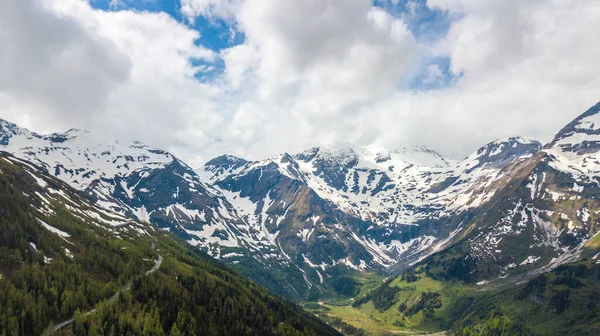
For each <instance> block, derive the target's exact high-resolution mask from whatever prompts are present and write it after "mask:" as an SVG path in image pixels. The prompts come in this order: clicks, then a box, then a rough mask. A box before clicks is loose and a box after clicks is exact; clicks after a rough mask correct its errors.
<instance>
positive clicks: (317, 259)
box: [0, 105, 600, 298]
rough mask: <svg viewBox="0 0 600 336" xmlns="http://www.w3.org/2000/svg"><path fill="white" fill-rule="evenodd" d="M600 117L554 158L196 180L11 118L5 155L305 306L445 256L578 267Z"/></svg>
mask: <svg viewBox="0 0 600 336" xmlns="http://www.w3.org/2000/svg"><path fill="white" fill-rule="evenodd" d="M599 109H600V105H596V106H594V107H593V108H592V109H590V110H589V111H587V112H586V113H584V114H583V115H581V116H580V117H579V118H577V119H576V120H575V121H573V122H572V123H570V124H569V125H567V126H566V127H565V128H564V129H563V130H561V131H560V132H559V133H558V134H557V136H556V138H555V139H554V140H553V141H552V142H551V143H549V144H548V145H546V146H545V147H544V149H542V144H541V143H539V142H537V141H534V140H528V139H524V138H522V137H511V138H507V139H500V140H496V141H493V142H491V143H489V144H487V145H485V146H483V147H482V148H480V149H479V150H477V151H476V152H475V153H473V154H471V155H470V156H468V157H466V158H465V159H463V160H461V161H454V160H450V159H447V158H444V157H442V156H441V155H440V154H438V153H437V152H435V151H433V150H431V149H428V148H425V147H410V148H401V149H398V150H388V149H385V148H382V147H381V146H378V145H371V146H365V147H360V146H353V145H349V144H335V145H330V146H321V147H315V148H311V149H309V150H306V151H304V152H302V153H299V154H295V155H290V154H287V153H285V154H281V155H278V156H276V157H273V158H270V159H266V160H262V161H249V160H245V159H242V158H238V157H235V156H232V155H224V156H220V157H217V158H215V159H213V160H211V161H209V162H207V163H206V165H205V166H204V167H203V168H202V169H200V170H199V171H197V172H196V171H194V170H192V169H191V168H190V167H188V166H187V165H186V164H185V163H183V162H181V161H180V160H178V159H177V158H176V157H174V156H173V155H171V154H169V153H167V152H163V151H160V150H157V149H153V148H149V147H148V146H145V145H141V144H128V145H124V144H120V143H118V142H110V143H109V142H106V141H104V140H101V139H100V138H99V137H95V136H94V135H92V134H90V133H87V132H84V131H79V130H70V131H68V132H65V133H63V134H51V135H39V134H36V133H33V132H29V131H28V130H26V129H22V128H19V127H17V126H16V125H14V124H11V123H8V122H5V121H0V146H2V148H3V149H4V150H5V151H8V152H11V153H13V154H14V155H15V156H17V157H19V158H22V159H25V160H28V161H31V162H33V163H35V164H37V165H40V166H42V167H44V169H46V170H47V171H48V172H49V173H51V174H52V175H54V176H55V177H58V178H60V179H62V180H63V181H65V182H67V183H69V184H70V185H71V186H73V187H75V188H76V189H78V190H80V191H81V192H82V193H85V194H86V195H87V197H88V198H90V199H91V200H93V201H95V202H96V204H97V205H98V206H100V207H103V208H105V209H108V210H110V211H111V212H117V213H119V214H120V215H121V216H123V217H124V218H126V217H128V218H137V219H141V220H144V221H149V222H152V223H154V224H155V225H157V226H158V227H159V228H161V229H165V230H170V231H172V232H175V233H177V234H178V235H179V236H181V237H183V238H184V239H186V240H187V241H188V242H189V243H191V244H193V245H196V246H199V247H201V248H203V249H205V250H206V251H207V252H208V253H209V254H211V255H212V256H214V257H217V258H220V259H222V260H223V261H225V262H228V263H230V264H231V265H232V266H233V267H235V268H237V269H238V270H239V271H241V272H242V273H243V274H245V275H247V276H250V277H252V278H254V279H255V280H257V281H259V282H261V283H263V284H265V285H266V286H267V287H269V288H270V289H272V290H274V291H276V292H278V293H280V294H284V295H287V296H288V297H292V298H300V297H306V296H307V295H320V294H330V293H331V292H332V290H334V289H335V288H336V287H337V286H336V284H337V282H338V281H340V279H342V278H344V275H346V274H348V273H349V272H350V273H351V272H355V271H360V270H371V271H380V270H388V271H392V272H401V271H402V270H404V269H406V268H407V267H410V266H411V265H414V264H415V263H416V262H419V261H420V260H422V259H423V258H425V257H427V256H429V255H431V254H432V253H436V252H437V253H440V254H445V255H447V256H450V255H452V256H453V257H452V258H454V257H457V256H459V257H460V258H462V259H461V260H463V261H461V263H462V264H464V265H463V266H464V267H466V268H468V269H469V270H470V271H472V272H471V273H469V274H472V278H473V279H477V280H478V281H483V280H486V281H491V280H494V279H504V278H507V277H508V278H512V277H514V278H517V277H518V276H525V275H527V274H532V273H534V272H537V271H539V270H541V269H545V268H548V267H552V266H553V265H556V264H559V263H562V262H564V261H565V260H568V259H572V258H577V256H578V251H579V249H580V248H581V246H582V244H584V243H585V242H586V241H587V240H588V239H589V238H590V237H591V236H592V235H594V234H595V232H596V230H597V222H596V217H597V214H596V212H597V211H599V209H598V207H597V203H596V202H597V197H598V196H597V195H599V194H600V193H599V191H600V190H598V176H600V163H599V160H598V158H597V153H598V150H599V149H600V145H599V141H600V138H599V136H600V135H599V133H600V119H599V117H598V111H599ZM452 258H450V257H448V258H446V259H447V260H448V262H449V263H450V262H455V261H456V260H455V259H452ZM457 258H458V257H457ZM446 259H444V260H446ZM462 264H461V265H462ZM461 267H462V266H461ZM509 276H511V277H509ZM313 297H314V296H313Z"/></svg>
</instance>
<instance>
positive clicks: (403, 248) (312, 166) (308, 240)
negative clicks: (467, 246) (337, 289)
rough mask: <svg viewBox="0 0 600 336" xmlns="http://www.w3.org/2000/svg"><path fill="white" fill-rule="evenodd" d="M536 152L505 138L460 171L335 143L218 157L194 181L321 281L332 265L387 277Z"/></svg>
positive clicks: (444, 235)
mask: <svg viewBox="0 0 600 336" xmlns="http://www.w3.org/2000/svg"><path fill="white" fill-rule="evenodd" d="M540 149H541V144H540V143H539V142H537V141H532V140H527V139H523V138H520V137H515V138H508V139H505V140H497V141H494V142H492V143H490V144H488V145H486V146H484V147H482V148H481V149H480V150H478V151H477V152H476V153H474V154H473V155H471V156H469V157H467V158H466V159H464V160H462V161H458V162H457V161H453V160H450V159H446V158H444V157H442V156H441V155H440V154H439V153H437V152H435V151H433V150H431V149H428V148H425V147H422V146H420V147H412V148H402V149H400V150H393V151H390V150H386V149H384V148H382V147H381V146H377V145H371V146H366V147H359V146H353V145H349V144H341V145H340V144H336V145H333V146H327V147H315V148H311V149H309V150H307V151H304V152H302V153H300V154H296V155H289V154H282V155H278V156H276V157H274V158H270V159H266V160H262V161H247V160H245V159H241V158H238V157H234V156H231V155H224V156H221V157H218V158H216V159H214V160H211V161H209V162H208V163H207V164H206V165H205V167H204V168H203V171H202V172H201V175H202V176H203V178H204V179H205V180H206V181H207V183H212V184H213V185H214V186H215V187H216V188H217V189H219V190H220V191H221V192H222V193H223V194H224V195H225V196H226V197H227V198H228V200H229V202H230V203H232V204H234V206H236V208H238V209H240V208H243V209H244V215H243V216H244V218H245V220H246V221H248V222H251V223H256V227H257V229H259V230H262V231H264V232H265V235H268V236H270V237H271V239H272V242H273V244H274V245H276V246H278V248H279V249H280V250H281V251H282V253H284V254H286V255H290V256H291V259H292V260H294V259H300V260H302V261H305V262H306V264H307V265H308V266H310V268H312V269H314V271H316V273H317V275H318V279H317V280H318V281H319V282H322V281H323V274H327V270H328V268H331V267H334V266H336V265H338V264H344V265H347V266H348V267H350V268H354V269H386V268H388V267H391V266H393V265H395V264H396V263H397V262H398V261H399V260H411V261H412V262H414V261H415V260H419V259H420V258H423V257H425V256H427V255H429V254H431V253H433V252H435V251H438V250H440V249H443V248H444V247H446V246H447V245H449V244H450V243H451V242H452V241H453V238H454V237H455V236H456V234H457V233H458V232H460V230H461V227H460V222H459V221H456V217H457V215H458V214H462V213H465V212H466V211H468V210H469V209H472V208H477V207H478V206H480V205H481V204H484V203H485V202H486V201H488V200H489V199H490V198H491V197H492V196H493V195H494V194H495V192H496V191H497V190H498V189H499V188H501V187H502V186H503V185H504V183H506V181H508V179H509V178H508V176H511V174H512V173H513V172H514V171H515V170H517V169H518V168H519V167H520V166H521V165H522V164H523V163H524V162H526V161H527V160H528V159H530V158H531V157H533V155H535V154H536V153H537V152H538V151H539V150H540ZM310 268H309V269H310ZM309 269H305V271H307V272H308V271H309ZM314 271H313V272H312V273H315V272H314Z"/></svg>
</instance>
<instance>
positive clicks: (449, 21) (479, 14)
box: [0, 0, 600, 166]
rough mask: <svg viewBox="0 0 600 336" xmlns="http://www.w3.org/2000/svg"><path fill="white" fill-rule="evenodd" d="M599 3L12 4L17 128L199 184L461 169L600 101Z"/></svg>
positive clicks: (3, 97) (183, 0)
mask: <svg viewBox="0 0 600 336" xmlns="http://www.w3.org/2000/svg"><path fill="white" fill-rule="evenodd" d="M598 18H600V1H597V0H573V1H568V0H554V1H551V0H527V1H523V0H427V1H424V0H378V1H375V2H373V1H369V0H91V1H84V0H2V1H0V45H1V46H0V118H4V119H7V120H9V121H13V122H15V123H17V124H19V125H21V126H25V127H27V128H29V129H31V130H33V131H37V132H40V133H47V132H57V131H65V130H67V129H69V128H85V129H89V130H92V131H94V132H102V133H103V134H106V136H107V137H111V138H112V137H116V138H122V139H131V140H140V141H142V142H145V143H148V144H150V145H152V146H156V147H160V148H164V149H167V150H170V151H172V152H174V153H175V154H176V155H178V156H180V157H182V158H184V159H185V160H187V161H188V162H189V163H190V164H192V165H193V166H198V165H200V164H201V163H202V162H203V161H205V160H208V159H210V158H211V157H213V156H216V155H220V154H223V153H231V154H236V155H240V156H243V157H246V158H250V159H259V158H264V157H268V156H271V155H274V154H277V153H281V152H284V151H287V152H292V153H294V152H298V151H301V150H303V149H305V148H308V147H310V146H313V145H318V144H323V143H330V142H334V141H349V142H354V143H357V144H363V145H367V144H371V143H379V144H381V145H383V146H384V147H387V148H389V149H393V148H397V147H401V146H406V145H426V146H428V147H431V148H433V149H435V150H437V151H439V152H440V153H442V154H443V155H446V156H449V157H451V158H461V157H464V156H466V155H467V154H469V153H470V152H472V151H474V150H476V149H477V148H479V147H480V146H482V145H484V144H485V143H487V142H489V141H491V140H494V139H496V138H502V137H508V136H512V135H523V136H526V137H531V138H535V139H538V140H540V141H543V142H545V141H549V140H550V139H551V138H552V136H553V135H554V134H555V133H557V131H558V130H559V129H560V128H561V127H562V126H564V125H565V124H566V123H567V122H569V121H570V120H572V119H573V118H575V117H576V116H577V115H579V114H581V113H582V112H584V111H585V110H586V109H587V108H588V107H590V106H592V105H593V104H595V103H596V102H597V101H599V100H600V75H599V74H600V61H599V60H600V43H599V42H598V41H599V40H598V35H599V34H600V20H599V19H598Z"/></svg>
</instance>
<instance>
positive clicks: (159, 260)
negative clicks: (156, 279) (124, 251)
mask: <svg viewBox="0 0 600 336" xmlns="http://www.w3.org/2000/svg"><path fill="white" fill-rule="evenodd" d="M162 261H163V258H162V256H160V255H159V256H158V258H157V259H156V261H155V262H154V266H153V267H152V268H151V269H150V270H149V271H147V272H146V274H145V275H146V276H147V275H150V274H152V273H154V272H156V271H158V269H159V268H160V265H161V264H162ZM130 288H131V281H129V282H128V283H127V284H126V285H125V286H123V288H121V290H118V291H117V292H116V293H115V294H114V295H113V296H111V297H110V299H108V302H112V301H114V300H116V299H117V297H119V294H120V293H122V292H126V291H128V290H129V289H130ZM95 311H96V308H94V309H92V310H88V311H87V312H85V315H90V314H92V313H93V312H95ZM73 321H75V319H74V318H70V319H68V320H65V321H62V322H60V323H58V324H56V325H54V328H53V329H52V331H50V332H49V333H46V335H48V334H52V333H55V332H56V331H57V330H60V329H62V328H64V327H66V326H68V325H70V324H71V323H73Z"/></svg>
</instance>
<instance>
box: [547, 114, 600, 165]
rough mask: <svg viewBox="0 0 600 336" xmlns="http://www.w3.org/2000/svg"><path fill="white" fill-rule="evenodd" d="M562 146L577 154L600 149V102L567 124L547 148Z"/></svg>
mask: <svg viewBox="0 0 600 336" xmlns="http://www.w3.org/2000/svg"><path fill="white" fill-rule="evenodd" d="M553 147H554V148H560V149H561V150H562V151H565V152H575V153H577V154H587V153H595V152H597V151H599V150H600V102H598V103H597V104H596V105H594V106H592V107H591V108H589V109H588V110H587V111H585V112H584V113H583V114H581V115H580V116H579V117H577V118H575V120H573V121H572V122H570V123H569V124H567V126H565V127H564V128H563V129H561V130H560V131H559V132H558V134H556V136H555V137H554V140H552V142H550V143H549V144H548V145H546V147H545V148H547V149H549V148H553Z"/></svg>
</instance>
